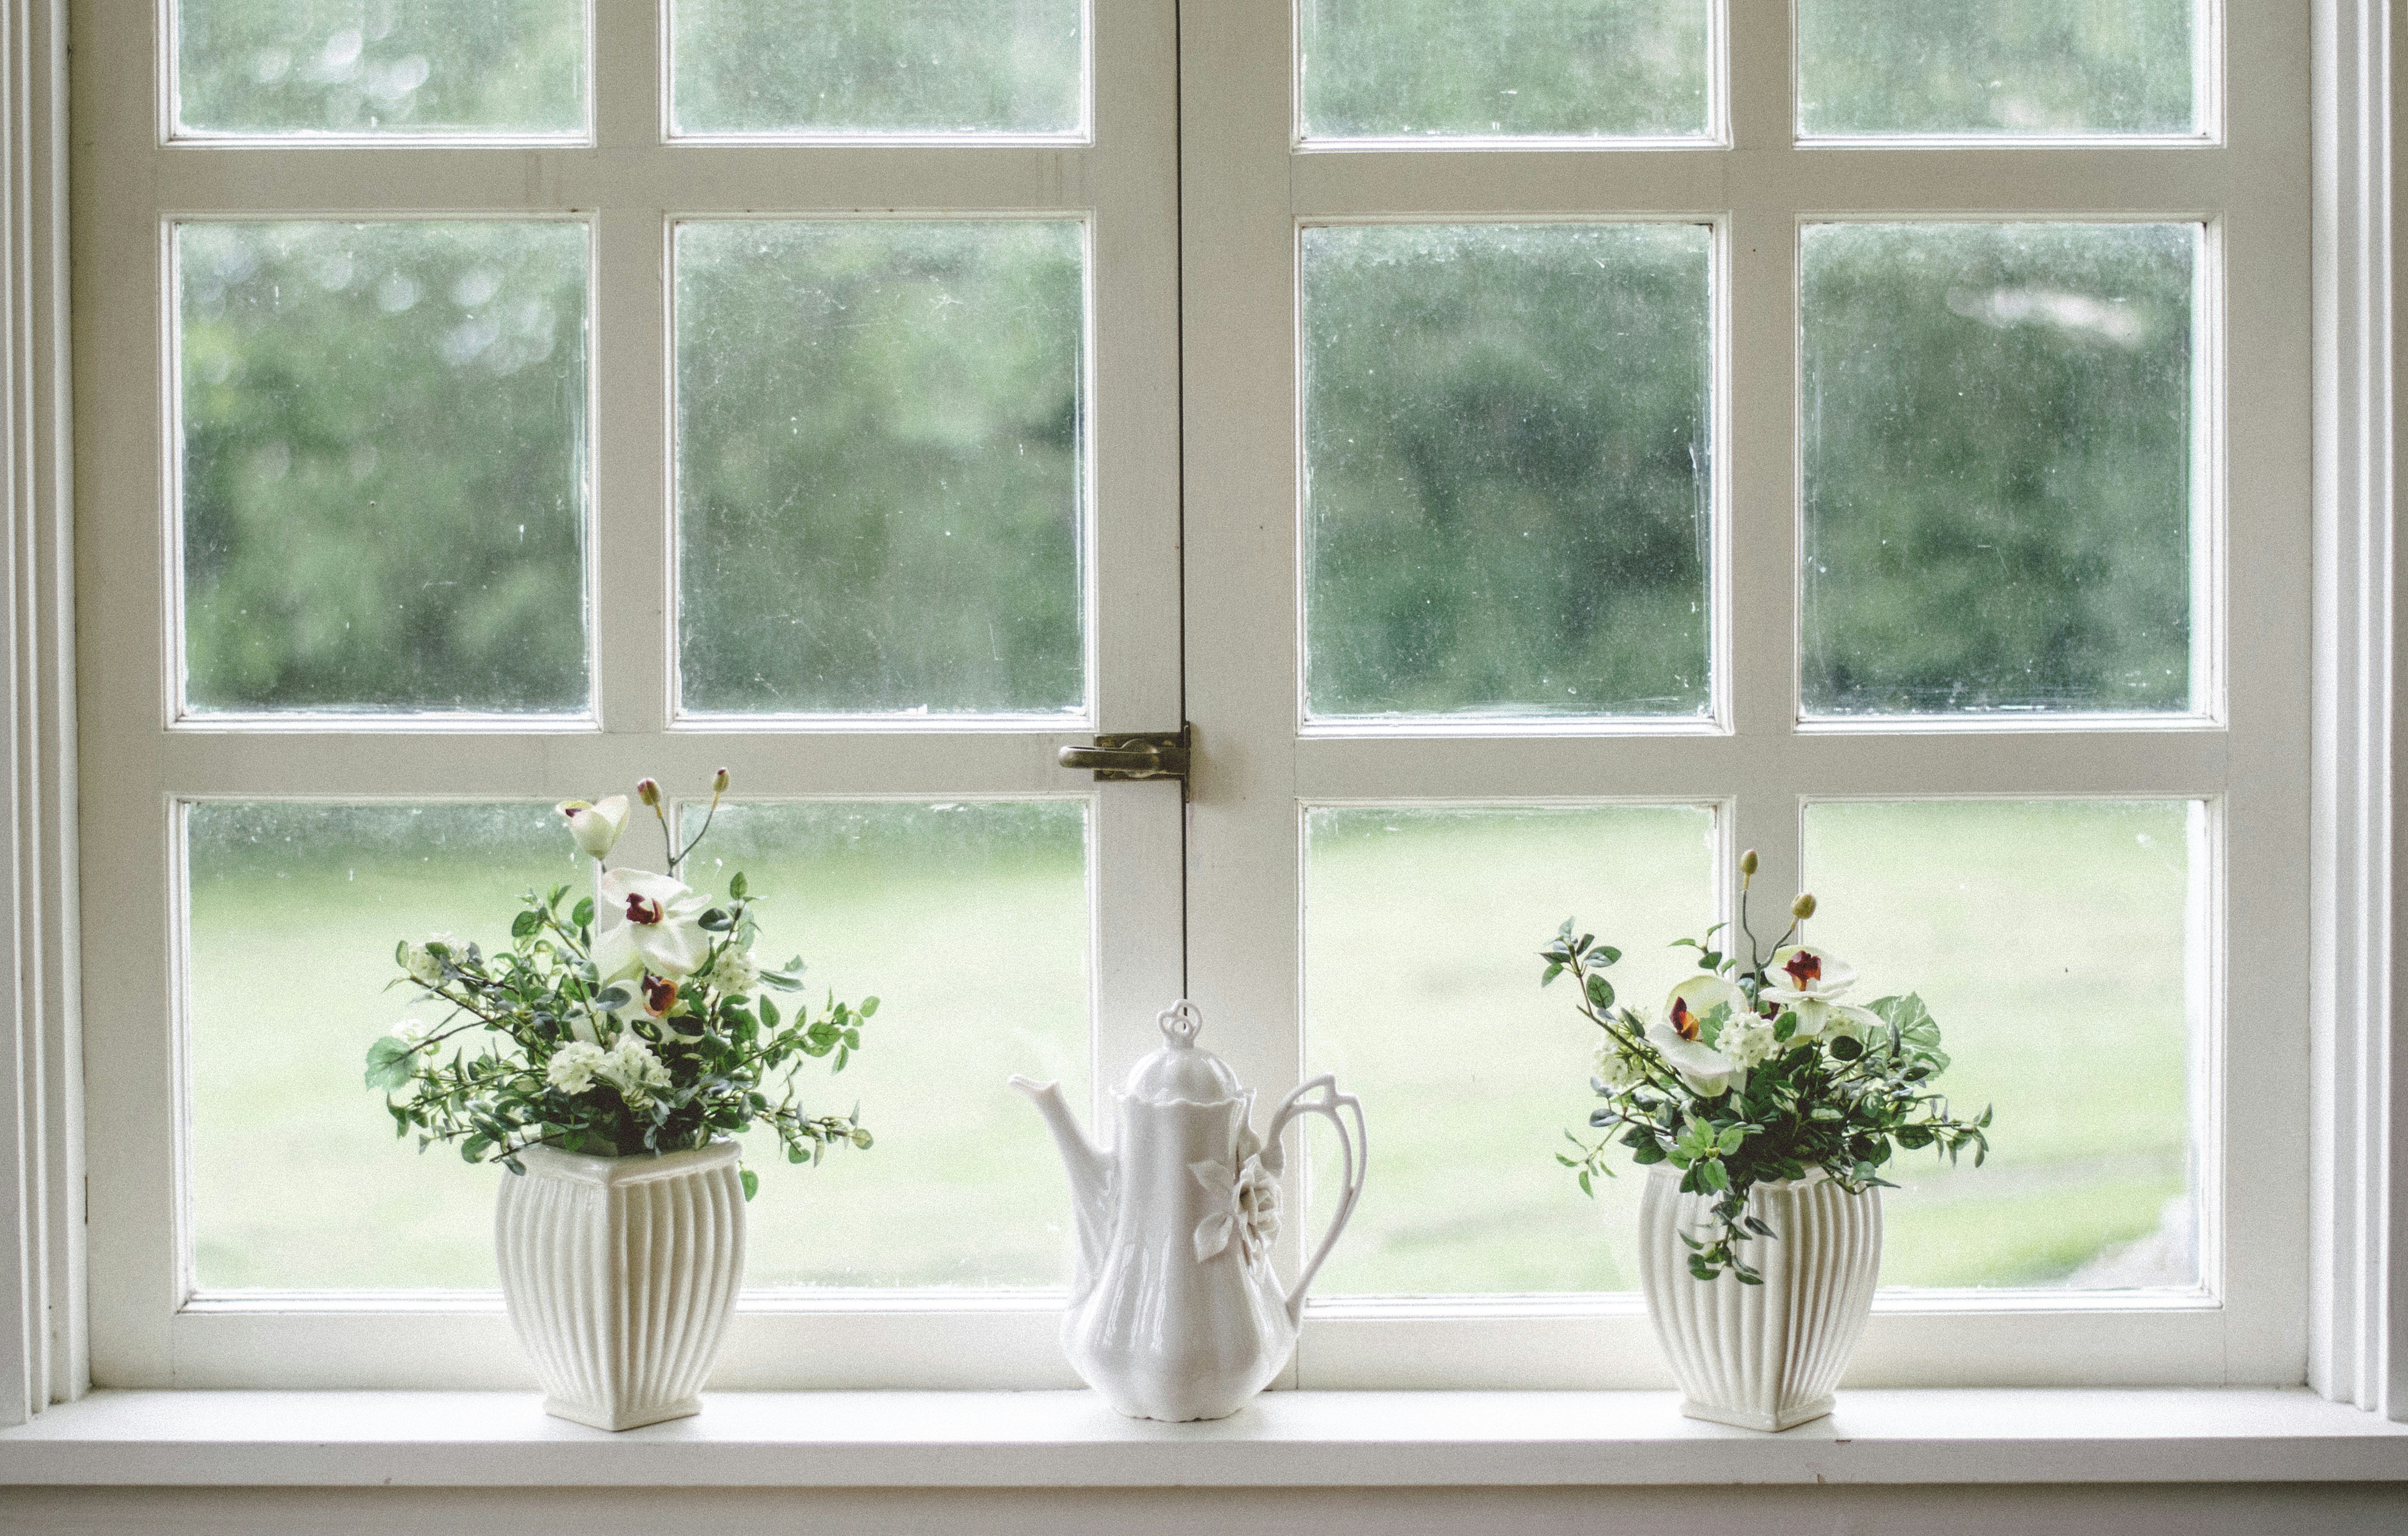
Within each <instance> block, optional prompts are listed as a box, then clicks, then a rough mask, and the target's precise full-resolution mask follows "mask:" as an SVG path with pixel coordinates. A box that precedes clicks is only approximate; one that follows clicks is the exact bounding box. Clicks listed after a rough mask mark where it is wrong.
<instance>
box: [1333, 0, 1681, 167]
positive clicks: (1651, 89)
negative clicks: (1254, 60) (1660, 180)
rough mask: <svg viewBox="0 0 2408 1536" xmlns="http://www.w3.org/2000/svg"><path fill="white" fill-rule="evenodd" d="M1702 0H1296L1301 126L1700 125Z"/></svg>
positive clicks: (1656, 133) (1653, 128) (1337, 132)
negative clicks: (1299, 2) (1297, 0)
mask: <svg viewBox="0 0 2408 1536" xmlns="http://www.w3.org/2000/svg"><path fill="white" fill-rule="evenodd" d="M1712 10H1713V7H1712V6H1711V4H1710V0H1304V3H1303V4H1301V5H1299V6H1298V7H1297V42H1298V47H1299V49H1300V50H1301V51H1300V56H1299V58H1298V60H1297V74H1298V83H1299V87H1300V89H1299V90H1298V93H1297V96H1298V100H1299V101H1300V102H1301V104H1302V112H1303V119H1304V122H1303V128H1304V134H1305V136H1306V137H1308V138H1365V137H1374V138H1388V137H1405V136H1416V137H1418V136H1433V137H1437V136H1473V137H1482V138H1494V137H1512V136H1544V137H1592V136H1610V137H1632V136H1636V137H1649V138H1660V137H1670V136H1703V135H1704V134H1705V133H1706V132H1707V131H1708V129H1709V127H1710V124H1709V122H1708V121H1707V99H1708V98H1707V91H1706V80H1707V75H1708V72H1709V71H1710V69H1711V68H1712V61H1711V57H1710V42H1711V16H1712Z"/></svg>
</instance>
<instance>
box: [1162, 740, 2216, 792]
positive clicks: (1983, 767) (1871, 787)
mask: <svg viewBox="0 0 2408 1536" xmlns="http://www.w3.org/2000/svg"><path fill="white" fill-rule="evenodd" d="M2226 752H2227V747H2226V740H2225V738H2224V736H2223V735H2222V734H2221V733H2220V732H2211V731H2200V732H2183V733H2175V732H2151V733H2138V732H2135V733H2121V732H2105V731H2101V732H2096V733H2075V732H2063V731H2058V732H2049V733H2045V734H2034V735H2030V736H1997V735H1983V736H1948V737H1942V736H1904V735H1901V736H1884V737H1873V736H1844V737H1842V736H1821V737H1814V736H1777V737H1753V738H1751V737H1720V738H1713V739H1703V740H1700V739H1695V738H1690V739H1677V738H1666V737H1618V738H1602V739H1600V738H1595V737H1591V738H1568V737H1525V738H1519V739H1507V740H1498V739H1493V738H1492V739H1485V740H1471V739H1446V738H1437V739H1433V738H1417V739H1416V738H1389V739H1366V738H1360V737H1355V738H1323V739H1309V740H1305V741H1302V742H1300V743H1298V746H1297V757H1296V763H1297V767H1296V793H1297V797H1298V798H1300V799H1305V800H1315V801H1320V800H1348V799H1414V798H1422V797H1427V798H1432V799H1469V800H1480V799H1491V798H1493V799H1498V800H1507V801H1511V800H1521V799H1530V798H1550V799H1552V798H1568V799H1581V798H1584V797H1599V798H1609V799H1611V798H1625V797H1627V798H1645V799H1663V798H1670V799H1687V798H1697V799H1715V798H1721V797H1726V796H1735V795H1766V794H1777V795H1808V796H1827V795H1845V796H1850V797H1908V798H1914V797H1946V796H1952V795H1982V796H1987V795H2037V796H2053V795H2085V796H2096V795H2118V796H2159V795H2214V794H2217V793H2220V792H2221V791H2222V789H2223V787H2224V783H2225V772H2226ZM1211 793H1212V773H1211V752H1210V750H1209V743H1199V753H1198V761H1197V778H1196V794H1197V797H1198V798H1199V799H1200V798H1202V797H1209V796H1210V795H1211Z"/></svg>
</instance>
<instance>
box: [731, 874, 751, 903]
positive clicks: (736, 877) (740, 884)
mask: <svg viewBox="0 0 2408 1536" xmlns="http://www.w3.org/2000/svg"><path fill="white" fill-rule="evenodd" d="M748 889H749V887H747V886H746V885H745V883H744V871H743V870H741V869H738V870H737V871H736V872H735V873H734V874H732V875H730V876H728V877H727V896H728V899H729V900H731V901H741V900H743V899H744V897H745V893H746V891H747V890H748Z"/></svg>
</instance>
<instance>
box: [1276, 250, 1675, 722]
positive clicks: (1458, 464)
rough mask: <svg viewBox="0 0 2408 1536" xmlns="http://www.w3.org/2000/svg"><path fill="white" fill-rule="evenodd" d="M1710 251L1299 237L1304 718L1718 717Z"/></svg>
mask: <svg viewBox="0 0 2408 1536" xmlns="http://www.w3.org/2000/svg"><path fill="white" fill-rule="evenodd" d="M1711 266H1712V256H1711V235H1710V233H1709V231H1708V230H1707V229H1706V227H1705V226H1704V225H1701V224H1418V225H1416V224H1379V225H1355V226H1342V227H1336V228H1319V229H1308V230H1306V231H1305V232H1304V445H1305V491H1304V499H1305V509H1304V510H1305V536H1304V537H1305V551H1304V558H1305V573H1306V574H1305V642H1306V645H1305V648H1306V658H1307V659H1306V662H1305V706H1306V712H1307V713H1308V714H1309V715H1310V716H1312V717H1313V718H1315V719H1322V720H1327V719H1332V718H1343V717H1358V718H1359V717H1380V716H1397V715H1441V714H1452V715H1489V716H1495V715H1525V716H1527V715H1556V716H1567V715H1672V716H1678V715H1688V716H1696V715H1700V714H1704V713H1706V712H1708V711H1710V710H1711V709H1712V707H1713V704H1712V696H1711V693H1710V683H1709V672H1708V665H1707V636H1708V632H1709V621H1708V614H1707V606H1706V605H1707V571H1708V565H1709V560H1710V552H1709V545H1710V542H1711V540H1710V534H1709V529H1710V524H1711V513H1712V503H1713V474H1712V471H1711V469H1710V468H1709V466H1708V453H1709V451H1710V449H1709V441H1710V439H1709V431H1708V425H1707V423H1708V422H1709V420H1710V419H1711V413H1712V407H1711V403H1710V393H1711V388H1712V382H1711V381H1712V376H1713V360H1712V351H1713V320H1712V312H1713V301H1712V294H1711V284H1712V279H1711Z"/></svg>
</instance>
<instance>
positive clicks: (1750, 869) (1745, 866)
mask: <svg viewBox="0 0 2408 1536" xmlns="http://www.w3.org/2000/svg"><path fill="white" fill-rule="evenodd" d="M1739 872H1740V873H1741V874H1743V875H1752V874H1754V873H1756V850H1755V849H1753V848H1751V849H1749V850H1748V851H1747V852H1746V853H1744V854H1741V855H1740V856H1739Z"/></svg>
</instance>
